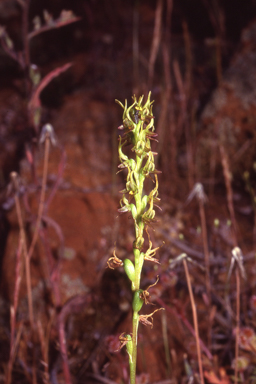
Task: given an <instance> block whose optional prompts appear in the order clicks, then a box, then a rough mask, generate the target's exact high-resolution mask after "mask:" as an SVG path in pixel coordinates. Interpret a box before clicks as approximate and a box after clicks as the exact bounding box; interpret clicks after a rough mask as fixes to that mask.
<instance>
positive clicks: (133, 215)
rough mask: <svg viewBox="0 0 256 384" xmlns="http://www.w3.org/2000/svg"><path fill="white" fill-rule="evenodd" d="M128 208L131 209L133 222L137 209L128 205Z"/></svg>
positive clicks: (132, 205)
mask: <svg viewBox="0 0 256 384" xmlns="http://www.w3.org/2000/svg"><path fill="white" fill-rule="evenodd" d="M130 208H131V213H132V217H133V220H136V219H137V208H136V207H135V205H134V204H130Z"/></svg>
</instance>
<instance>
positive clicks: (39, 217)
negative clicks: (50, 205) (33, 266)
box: [28, 135, 50, 259]
mask: <svg viewBox="0 0 256 384" xmlns="http://www.w3.org/2000/svg"><path fill="white" fill-rule="evenodd" d="M49 151H50V137H49V136H48V135H46V139H45V151H44V168H43V178H42V189H41V195H40V201H39V207H38V214H37V220H36V226H35V232H34V235H33V238H32V242H31V245H30V248H29V253H28V257H29V259H30V258H31V256H32V254H33V252H34V248H35V245H36V242H37V238H38V233H39V229H40V225H41V220H42V215H43V210H44V201H45V191H46V180H47V174H48V160H49Z"/></svg>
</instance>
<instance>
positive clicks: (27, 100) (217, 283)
mask: <svg viewBox="0 0 256 384" xmlns="http://www.w3.org/2000/svg"><path fill="white" fill-rule="evenodd" d="M63 11H70V12H66V13H65V12H64V13H63ZM0 25H1V27H0V39H1V44H0V277H1V283H0V288H1V292H0V295H1V296H0V313H1V316H0V343H1V347H0V369H1V373H0V381H1V382H3V383H11V382H13V383H14V382H15V383H17V382H19V383H29V382H32V383H33V384H34V383H36V382H38V383H41V382H43V383H48V382H51V383H63V382H66V383H67V376H65V367H67V365H68V367H69V370H70V375H71V376H70V377H71V378H70V380H71V381H70V383H71V382H72V383H73V382H74V383H82V382H88V383H90V382H92V383H95V382H103V383H109V384H111V383H113V382H115V383H128V380H129V379H128V359H127V355H126V354H125V351H123V350H122V351H120V352H116V350H117V349H118V345H119V342H118V337H119V335H120V334H121V333H122V332H127V331H129V328H130V323H131V292H130V287H129V282H128V281H127V279H126V277H125V275H124V273H123V271H122V270H121V269H120V270H115V271H113V270H109V269H106V267H107V260H108V259H109V257H111V256H112V253H113V251H114V249H115V251H116V254H117V255H118V257H119V258H121V259H124V258H125V257H127V255H129V254H130V253H131V252H132V242H133V240H134V235H133V223H132V220H131V219H130V218H129V215H127V216H125V215H118V212H117V209H118V207H119V200H120V198H121V195H120V194H119V192H118V191H120V190H122V189H123V188H124V187H123V186H124V179H125V174H124V173H117V170H118V168H117V166H118V164H119V160H118V153H117V145H118V135H119V133H120V131H118V129H117V128H118V126H120V125H121V124H122V113H123V111H122V109H121V108H120V106H119V105H117V104H116V103H115V99H118V100H120V101H121V102H122V103H124V101H125V99H127V100H128V103H132V99H131V97H132V96H133V95H134V94H135V95H136V96H137V97H139V96H140V95H145V96H144V97H145V98H146V97H147V95H148V92H149V91H151V92H152V99H153V100H155V102H154V107H153V112H154V117H155V128H156V132H157V134H158V137H157V139H158V142H154V143H153V149H154V150H155V151H156V152H158V156H156V164H157V169H159V170H161V172H162V173H161V175H160V176H159V191H160V197H161V209H162V211H160V210H159V211H157V220H158V221H157V223H156V224H155V225H154V228H150V236H151V239H152V241H153V247H158V246H159V247H160V249H159V251H158V257H159V260H160V262H161V265H160V266H157V268H155V267H154V266H152V265H150V264H147V263H145V269H144V275H143V280H142V284H143V288H144V287H147V286H149V285H150V284H153V283H154V281H155V276H156V275H159V277H160V280H159V283H158V285H157V286H156V287H154V292H153V289H152V301H153V302H155V303H156V305H157V306H164V307H165V308H166V311H165V313H164V312H163V311H161V312H159V313H158V314H156V316H155V320H154V327H153V329H152V330H151V329H150V328H147V327H145V326H143V325H142V326H141V335H140V339H139V355H138V375H139V376H138V383H153V382H154V383H155V382H159V383H160V382H161V383H165V384H168V383H187V382H189V383H192V382H195V383H196V382H199V381H198V380H199V379H198V374H197V372H198V366H197V354H196V348H195V338H194V330H193V319H192V312H191V304H190V301H189V296H188V291H187V283H186V279H185V275H184V271H183V268H182V266H181V265H178V266H177V267H176V268H175V269H174V270H173V269H171V268H170V262H171V260H172V259H173V258H175V257H177V256H178V255H179V254H180V253H181V252H186V253H187V254H188V255H189V256H190V257H191V258H192V259H193V260H194V261H196V262H197V263H198V264H199V265H201V266H203V267H204V268H205V267H206V272H205V270H203V271H202V270H201V269H200V267H198V264H196V265H195V264H191V266H190V271H191V281H192V285H193V289H194V294H195V300H196V304H197V310H198V317H199V331H200V336H201V339H202V343H203V344H202V345H203V347H202V351H203V352H202V362H203V366H204V371H205V372H206V374H205V380H206V382H209V383H217V384H218V383H219V384H228V383H232V382H233V381H232V380H233V378H232V377H233V376H234V367H235V363H234V361H238V358H239V364H240V365H239V367H240V368H239V372H238V373H236V375H239V379H240V381H241V382H243V383H254V382H255V380H256V379H255V377H256V374H255V369H254V368H253V367H254V364H255V359H256V354H255V350H256V347H255V340H256V336H255V333H254V330H255V321H256V320H255V311H256V299H255V297H256V296H255V295H256V293H255V274H256V269H255V244H256V191H255V187H256V135H255V123H256V70H255V69H256V2H255V0H246V1H245V0H233V1H232V2H231V1H228V0H193V1H190V0H179V1H178V0H152V1H151V0H147V1H145V0H134V1H128V0H123V1H120V0H108V1H105V0H101V1H97V0H74V1H69V0H62V1H60V0H54V1H40V2H39V1H35V0H30V1H28V0H17V1H14V0H1V1H0ZM68 63H70V66H68V65H67V66H66V64H68ZM46 123H50V124H52V126H53V128H54V132H55V137H56V142H57V146H53V145H51V149H50V154H49V161H48V171H47V175H46V197H45V201H44V210H43V213H42V215H41V226H40V229H39V233H38V239H37V240H38V241H37V243H36V246H35V248H34V252H33V254H32V256H31V259H30V264H31V286H32V304H33V309H34V318H35V323H36V326H35V328H36V331H32V330H31V324H30V320H31V319H30V320H29V315H28V311H29V303H28V296H27V288H26V279H25V272H22V271H23V269H24V266H23V264H22V261H21V259H22V258H21V256H20V254H21V251H20V250H19V249H20V248H19V244H20V236H21V227H20V222H19V217H18V216H17V201H16V200H17V199H16V197H17V196H18V198H19V201H20V205H21V214H22V220H23V225H24V229H25V233H26V236H27V242H28V244H31V241H32V239H33V233H34V232H35V226H36V217H37V216H38V207H39V206H40V196H41V195H40V193H41V192H40V191H41V190H42V188H43V187H42V186H43V180H44V171H45V166H44V164H45V158H46V152H45V147H44V145H43V144H40V135H41V129H42V126H43V125H44V124H46ZM13 171H15V172H17V174H18V177H19V184H18V187H17V186H16V187H17V188H16V187H15V188H16V189H15V190H13V188H14V187H13V185H12V183H11V184H10V173H11V172H13ZM198 183H200V186H201V187H202V188H203V194H205V195H204V197H203V198H202V195H200V193H199V194H198V191H201V189H200V188H199V189H198ZM195 187H197V188H195ZM146 188H147V187H146ZM191 191H192V195H190V193H191ZM189 195H190V196H194V197H195V198H194V199H190V200H189V201H188V200H187V198H188V196H189ZM236 246H239V247H240V248H241V250H242V253H243V255H244V261H245V266H244V268H245V270H246V276H247V277H246V280H243V279H242V278H241V292H240V297H241V299H242V304H241V305H242V309H241V313H240V316H241V318H240V320H239V324H240V327H241V328H240V330H241V335H242V336H241V337H240V339H239V343H240V344H239V356H238V355H237V354H236V352H235V327H236V326H237V322H236V321H237V318H236V310H237V308H238V302H237V297H236V294H235V292H236V289H237V280H236V279H235V277H233V276H231V278H230V279H228V271H229V267H230V263H232V252H231V251H232V249H234V247H236ZM207 255H208V261H207V257H206V256H207ZM205 260H206V261H205ZM205 263H206V264H205ZM240 270H241V268H240ZM19 279H20V280H19ZM18 281H19V283H17V282H18ZM15 300H16V301H15ZM15 303H16V304H15ZM10 308H11V311H10ZM12 313H14V315H12ZM163 313H164V314H163ZM60 314H61V315H60ZM13 318H15V319H16V321H15V322H14V323H13V322H12V320H13ZM62 325H63V326H64V328H65V335H66V336H65V337H66V342H67V350H66V354H67V355H65V351H64V350H62V345H61V338H60V336H59V334H60V329H61V326H62ZM40 330H41V331H40ZM248 340H249V341H248ZM243 342H244V344H243ZM246 343H247V344H246ZM63 356H64V358H63ZM65 356H66V357H65ZM65 358H66V360H65ZM63 361H66V365H65V362H64V365H63ZM44 363H45V364H44ZM46 366H47V368H45V367H46ZM10 372H12V375H10ZM63 372H64V373H63Z"/></svg>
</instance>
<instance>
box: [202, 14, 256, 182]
mask: <svg viewBox="0 0 256 384" xmlns="http://www.w3.org/2000/svg"><path fill="white" fill-rule="evenodd" d="M255 68H256V21H254V22H253V23H251V24H250V25H249V26H248V28H246V29H244V30H243V32H242V35H241V43H240V49H239V50H238V52H237V53H236V54H235V56H234V57H233V60H232V61H231V64H230V66H229V68H228V69H227V71H226V72H225V73H224V75H223V80H222V83H221V84H220V85H219V87H218V88H217V89H216V90H215V91H214V92H213V95H212V98H211V100H210V102H209V103H208V104H207V105H206V107H205V109H204V111H203V113H202V116H201V126H202V127H204V130H203V132H202V136H201V138H200V143H199V148H198V153H197V155H198V156H197V159H198V161H200V165H201V170H202V172H203V173H204V174H205V175H206V173H207V174H208V175H209V162H210V161H211V156H215V157H216V154H217V157H216V159H217V163H218V161H219V160H218V159H219V154H218V146H219V144H220V142H221V143H222V144H223V145H224V147H225V150H226V151H227V154H228V156H229V158H230V160H231V164H232V170H233V171H234V172H239V173H241V172H243V171H244V170H246V169H249V168H250V167H251V166H252V163H253V161H254V154H255V150H256V134H255V132H256V131H255V126H256V71H255Z"/></svg>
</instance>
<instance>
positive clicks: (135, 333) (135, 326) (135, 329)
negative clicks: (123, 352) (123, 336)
mask: <svg viewBox="0 0 256 384" xmlns="http://www.w3.org/2000/svg"><path fill="white" fill-rule="evenodd" d="M138 326H139V315H138V312H133V320H132V359H131V361H130V381H131V384H136V365H137V344H138Z"/></svg>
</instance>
